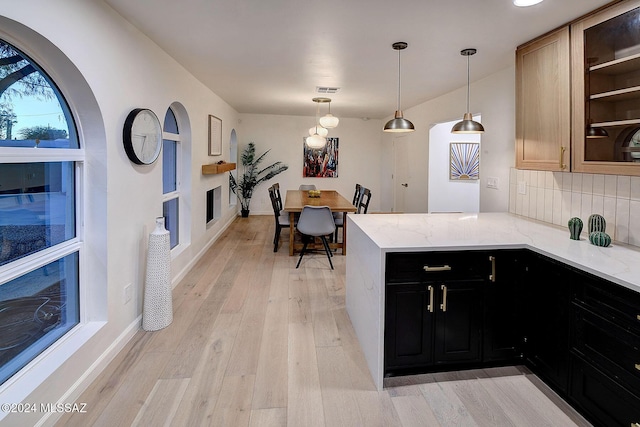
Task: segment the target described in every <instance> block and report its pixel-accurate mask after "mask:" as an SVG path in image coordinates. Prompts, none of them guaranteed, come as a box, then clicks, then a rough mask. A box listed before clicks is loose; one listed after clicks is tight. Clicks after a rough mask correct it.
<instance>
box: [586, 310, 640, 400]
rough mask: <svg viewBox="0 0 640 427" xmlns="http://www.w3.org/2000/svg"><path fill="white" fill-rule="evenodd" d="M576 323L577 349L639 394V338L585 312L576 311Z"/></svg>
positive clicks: (613, 377)
mask: <svg viewBox="0 0 640 427" xmlns="http://www.w3.org/2000/svg"><path fill="white" fill-rule="evenodd" d="M574 320H575V323H574V325H575V333H574V339H575V342H574V348H575V349H576V350H578V351H579V352H580V353H582V354H583V355H584V356H585V357H586V358H587V359H589V360H592V361H593V362H594V363H595V364H596V365H597V366H599V367H601V368H602V369H603V370H605V371H607V372H609V373H610V374H611V377H612V379H614V380H616V381H618V382H620V383H622V384H624V385H626V386H629V387H630V388H632V389H633V390H635V391H636V392H637V393H640V336H638V335H635V334H633V333H631V332H629V331H627V330H625V329H622V328H619V327H618V326H616V325H615V324H613V323H611V322H609V321H608V320H606V319H603V318H602V317H600V316H597V315H595V314H593V313H591V312H589V311H588V310H584V309H582V308H576V309H575V311H574Z"/></svg>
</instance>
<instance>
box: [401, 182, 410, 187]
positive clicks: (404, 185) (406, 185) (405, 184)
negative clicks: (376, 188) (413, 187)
mask: <svg viewBox="0 0 640 427" xmlns="http://www.w3.org/2000/svg"><path fill="white" fill-rule="evenodd" d="M400 185H402V186H403V187H405V188H406V187H408V186H409V184H408V183H406V182H405V183H402V184H400Z"/></svg>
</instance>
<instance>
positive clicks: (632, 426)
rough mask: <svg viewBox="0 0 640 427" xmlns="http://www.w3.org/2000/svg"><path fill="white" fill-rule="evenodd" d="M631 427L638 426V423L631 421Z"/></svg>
mask: <svg viewBox="0 0 640 427" xmlns="http://www.w3.org/2000/svg"><path fill="white" fill-rule="evenodd" d="M631 427H640V423H631Z"/></svg>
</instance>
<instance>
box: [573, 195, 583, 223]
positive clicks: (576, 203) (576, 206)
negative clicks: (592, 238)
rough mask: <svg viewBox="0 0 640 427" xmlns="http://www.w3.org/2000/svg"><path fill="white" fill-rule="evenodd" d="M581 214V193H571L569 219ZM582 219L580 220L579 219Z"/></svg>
mask: <svg viewBox="0 0 640 427" xmlns="http://www.w3.org/2000/svg"><path fill="white" fill-rule="evenodd" d="M581 213H582V193H579V192H578V193H574V192H571V213H570V215H571V218H573V217H578V218H580V215H581ZM581 219H582V218H581Z"/></svg>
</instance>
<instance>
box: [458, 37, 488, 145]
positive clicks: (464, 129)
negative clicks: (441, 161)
mask: <svg viewBox="0 0 640 427" xmlns="http://www.w3.org/2000/svg"><path fill="white" fill-rule="evenodd" d="M476 52H477V50H476V49H463V50H462V51H460V55H462V56H466V57H467V112H466V113H464V116H463V118H462V121H460V122H458V123H456V124H455V125H453V128H451V133H483V132H484V126H482V125H481V124H480V123H478V122H476V121H475V120H473V115H472V114H471V113H470V109H469V87H470V82H469V57H470V56H471V55H475V54H476Z"/></svg>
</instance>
